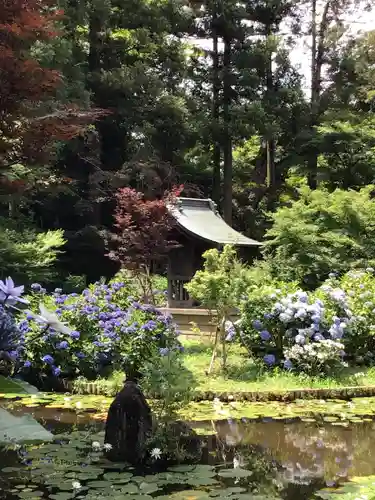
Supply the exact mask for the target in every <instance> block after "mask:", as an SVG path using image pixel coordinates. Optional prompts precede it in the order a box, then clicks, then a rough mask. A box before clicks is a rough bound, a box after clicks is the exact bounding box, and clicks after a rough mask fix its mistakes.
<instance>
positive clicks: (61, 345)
mask: <svg viewBox="0 0 375 500" xmlns="http://www.w3.org/2000/svg"><path fill="white" fill-rule="evenodd" d="M56 347H57V349H67V348H68V347H69V344H68V342H67V341H66V340H63V341H62V342H59V343H58V344H56Z"/></svg>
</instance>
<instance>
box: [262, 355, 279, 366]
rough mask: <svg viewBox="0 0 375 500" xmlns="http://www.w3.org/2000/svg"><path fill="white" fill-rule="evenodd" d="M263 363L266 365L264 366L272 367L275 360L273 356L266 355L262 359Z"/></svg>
mask: <svg viewBox="0 0 375 500" xmlns="http://www.w3.org/2000/svg"><path fill="white" fill-rule="evenodd" d="M263 361H264V362H265V363H266V365H268V366H272V365H274V364H275V363H276V358H275V356H274V355H273V354H266V355H265V356H264V358H263Z"/></svg>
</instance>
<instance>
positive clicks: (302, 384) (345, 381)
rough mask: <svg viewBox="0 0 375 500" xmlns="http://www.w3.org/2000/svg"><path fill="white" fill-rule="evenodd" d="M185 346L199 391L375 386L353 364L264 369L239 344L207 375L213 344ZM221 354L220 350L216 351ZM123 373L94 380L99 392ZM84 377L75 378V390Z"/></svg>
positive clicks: (369, 373) (373, 376)
mask: <svg viewBox="0 0 375 500" xmlns="http://www.w3.org/2000/svg"><path fill="white" fill-rule="evenodd" d="M183 343H184V347H185V354H184V364H185V367H186V368H187V369H188V370H189V371H191V372H192V374H193V375H194V378H195V380H196V384H197V385H196V390H197V391H198V392H208V391H210V392H214V393H222V392H229V393H241V392H257V391H267V392H279V391H287V390H298V389H335V388H340V387H360V386H375V368H366V367H356V368H355V367H354V368H348V369H346V370H345V371H344V372H342V373H340V374H336V375H331V376H324V377H311V376H307V375H298V374H294V373H292V372H285V371H284V370H280V369H276V370H274V371H269V370H267V369H266V368H265V367H264V365H262V364H261V363H257V362H256V361H254V360H253V359H251V358H249V355H248V353H247V351H246V350H245V349H244V348H242V347H240V346H239V345H232V346H230V348H229V350H228V364H227V371H226V373H225V374H224V373H223V371H222V368H221V358H220V355H219V356H218V358H217V360H216V362H215V364H214V369H213V371H212V373H211V374H210V375H207V370H208V367H209V365H210V360H211V354H212V345H211V344H209V343H207V341H206V342H202V341H199V340H198V341H192V340H185V341H183ZM219 354H220V353H219ZM123 381H124V374H123V373H122V372H117V373H114V374H113V375H112V376H111V378H110V379H109V380H105V379H101V380H98V381H97V384H98V385H99V386H102V392H103V393H108V394H114V393H116V392H118V391H119V390H120V389H121V388H122V387H123ZM85 382H87V381H86V380H84V379H83V380H82V381H80V379H78V380H76V381H75V384H74V385H75V389H76V390H79V387H80V384H81V383H85Z"/></svg>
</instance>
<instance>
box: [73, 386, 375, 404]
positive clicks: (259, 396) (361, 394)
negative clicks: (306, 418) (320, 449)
mask: <svg viewBox="0 0 375 500" xmlns="http://www.w3.org/2000/svg"><path fill="white" fill-rule="evenodd" d="M66 387H67V389H68V390H69V392H72V393H73V392H76V393H78V394H82V395H88V394H93V395H98V396H99V395H107V394H108V393H109V392H111V391H110V386H109V384H108V386H107V387H106V385H105V384H103V382H100V383H96V382H87V383H82V384H80V386H79V390H78V391H77V390H76V388H75V387H76V386H75V384H74V383H73V382H67V384H66ZM372 396H375V386H368V387H358V386H357V387H339V388H332V389H295V390H285V391H251V392H246V391H241V392H213V391H207V392H197V393H196V394H194V397H193V401H195V402H200V401H214V400H215V399H219V400H220V401H224V402H230V401H242V402H245V401H249V402H256V401H262V402H266V401H296V400H298V399H307V400H309V399H342V400H345V401H349V400H351V399H353V398H366V397H372Z"/></svg>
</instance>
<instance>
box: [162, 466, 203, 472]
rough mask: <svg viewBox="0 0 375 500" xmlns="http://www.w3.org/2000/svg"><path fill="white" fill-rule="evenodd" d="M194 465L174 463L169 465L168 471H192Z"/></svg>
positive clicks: (194, 467)
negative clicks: (171, 465)
mask: <svg viewBox="0 0 375 500" xmlns="http://www.w3.org/2000/svg"><path fill="white" fill-rule="evenodd" d="M196 467H197V466H196V465H174V466H173V467H169V468H168V470H169V471H170V472H192V471H194V470H195V469H196Z"/></svg>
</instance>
